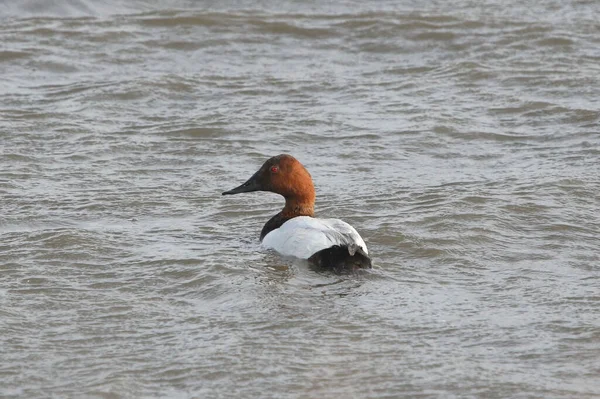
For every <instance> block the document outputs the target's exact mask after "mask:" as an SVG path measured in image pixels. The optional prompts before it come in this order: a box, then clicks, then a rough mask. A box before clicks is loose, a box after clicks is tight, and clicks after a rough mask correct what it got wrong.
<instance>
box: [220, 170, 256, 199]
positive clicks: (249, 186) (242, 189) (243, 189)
mask: <svg viewBox="0 0 600 399" xmlns="http://www.w3.org/2000/svg"><path fill="white" fill-rule="evenodd" d="M260 190H261V187H260V184H259V183H258V172H256V173H255V174H254V175H253V176H252V177H251V178H249V179H248V181H247V182H246V183H244V184H242V185H241V186H238V187H236V188H234V189H232V190H229V191H225V192H224V193H223V195H233V194H240V193H250V192H252V191H260Z"/></svg>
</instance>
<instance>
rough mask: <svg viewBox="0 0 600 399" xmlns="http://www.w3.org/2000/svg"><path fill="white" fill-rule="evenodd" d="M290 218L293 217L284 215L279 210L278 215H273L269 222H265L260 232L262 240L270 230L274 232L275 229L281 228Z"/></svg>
mask: <svg viewBox="0 0 600 399" xmlns="http://www.w3.org/2000/svg"><path fill="white" fill-rule="evenodd" d="M290 219H291V218H289V217H284V216H283V215H282V214H281V212H279V213H278V214H277V215H275V216H273V217H272V218H271V219H269V221H268V222H267V223H265V225H264V227H263V229H262V231H261V232H260V240H261V241H262V240H263V238H265V236H266V235H267V234H269V233H270V232H272V231H273V230H275V229H278V228H280V227H281V225H282V224H284V223H285V222H287V221H288V220H290Z"/></svg>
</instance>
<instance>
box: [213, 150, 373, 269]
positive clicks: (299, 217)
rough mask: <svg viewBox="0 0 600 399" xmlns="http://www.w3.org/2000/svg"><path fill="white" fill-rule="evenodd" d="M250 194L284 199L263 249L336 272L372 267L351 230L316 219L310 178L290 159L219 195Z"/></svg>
mask: <svg viewBox="0 0 600 399" xmlns="http://www.w3.org/2000/svg"><path fill="white" fill-rule="evenodd" d="M251 191H271V192H275V193H277V194H281V195H282V196H283V197H284V198H285V199H286V204H285V207H284V208H283V210H282V211H281V212H279V213H278V214H276V215H275V216H273V217H272V218H271V219H270V220H269V221H268V222H267V223H266V224H265V226H264V227H263V229H262V232H261V235H260V240H261V241H262V245H263V247H265V248H268V249H273V250H275V251H277V252H279V253H280V254H282V255H284V256H292V257H295V258H300V259H307V260H308V261H309V262H311V263H313V264H315V265H317V266H321V267H324V268H331V269H334V270H336V271H340V270H344V269H351V270H354V269H356V268H370V267H371V259H370V258H369V255H368V254H369V252H368V250H367V245H366V244H365V242H364V240H363V239H362V237H361V236H360V235H359V234H358V232H357V231H356V230H355V229H354V227H352V226H350V225H349V224H348V223H346V222H344V221H342V220H339V219H320V218H315V217H314V201H315V191H314V186H313V183H312V178H311V176H310V174H309V173H308V171H307V170H306V169H305V168H304V166H302V164H301V163H300V162H298V160H296V159H295V158H294V157H292V156H291V155H287V154H282V155H278V156H276V157H272V158H270V159H269V160H267V161H266V162H265V163H264V164H263V166H262V167H261V168H260V169H259V170H258V172H256V173H255V174H254V175H253V176H252V177H251V178H250V179H249V180H248V181H246V183H244V184H242V185H241V186H239V187H236V188H234V189H233V190H230V191H226V192H224V193H223V195H231V194H239V193H244V192H251Z"/></svg>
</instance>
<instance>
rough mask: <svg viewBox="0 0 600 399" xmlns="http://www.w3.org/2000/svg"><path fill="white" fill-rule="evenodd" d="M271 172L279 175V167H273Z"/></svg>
mask: <svg viewBox="0 0 600 399" xmlns="http://www.w3.org/2000/svg"><path fill="white" fill-rule="evenodd" d="M271 172H273V173H277V172H279V168H278V167H277V166H271Z"/></svg>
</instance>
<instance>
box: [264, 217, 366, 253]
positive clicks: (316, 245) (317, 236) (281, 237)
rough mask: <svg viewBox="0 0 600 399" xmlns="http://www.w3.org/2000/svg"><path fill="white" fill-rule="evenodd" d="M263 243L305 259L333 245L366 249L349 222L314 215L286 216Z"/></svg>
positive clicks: (352, 248) (278, 250) (268, 246)
mask: <svg viewBox="0 0 600 399" xmlns="http://www.w3.org/2000/svg"><path fill="white" fill-rule="evenodd" d="M262 243H263V246H264V247H265V248H270V249H274V250H275V251H277V252H279V253H280V254H282V255H285V256H294V257H296V258H300V259H308V258H310V256H311V255H313V254H315V253H317V252H319V251H321V250H323V249H327V248H330V247H332V246H334V245H338V246H342V247H344V246H347V247H348V248H349V249H350V250H351V251H354V250H355V248H356V247H360V248H361V249H362V250H363V251H364V253H365V254H368V253H369V252H368V251H367V245H366V244H365V242H364V241H363V239H362V238H361V236H360V235H359V234H358V233H357V231H356V230H355V229H354V227H352V226H350V225H349V224H348V223H346V222H344V221H342V220H339V219H316V218H312V217H308V216H299V217H295V218H293V219H290V220H288V221H287V222H285V223H284V224H283V225H281V227H279V228H278V229H275V230H273V231H271V232H270V233H269V234H267V235H266V236H265V237H264V239H263V242H262ZM352 255H353V253H352Z"/></svg>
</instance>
